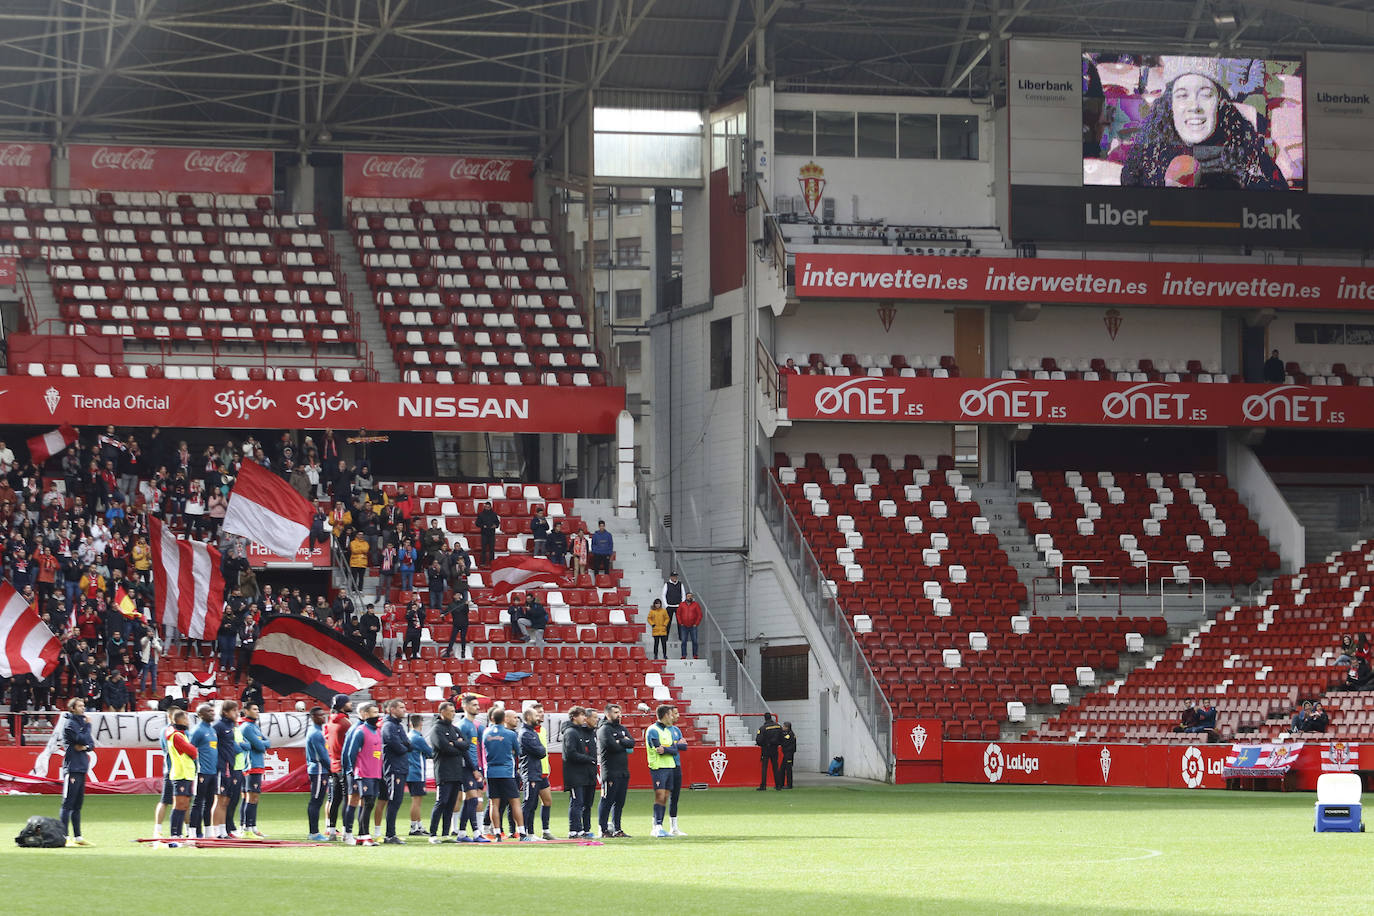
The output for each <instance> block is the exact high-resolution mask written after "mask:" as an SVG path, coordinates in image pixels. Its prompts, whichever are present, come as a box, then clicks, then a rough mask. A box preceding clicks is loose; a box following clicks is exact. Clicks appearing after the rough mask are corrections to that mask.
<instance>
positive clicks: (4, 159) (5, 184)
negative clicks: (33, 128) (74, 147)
mask: <svg viewBox="0 0 1374 916" xmlns="http://www.w3.org/2000/svg"><path fill="white" fill-rule="evenodd" d="M51 178H52V147H50V146H48V145H47V144H46V143H0V188H46V187H47V186H48V184H49V183H50V179H51Z"/></svg>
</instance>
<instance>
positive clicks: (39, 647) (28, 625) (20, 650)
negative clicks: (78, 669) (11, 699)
mask: <svg viewBox="0 0 1374 916" xmlns="http://www.w3.org/2000/svg"><path fill="white" fill-rule="evenodd" d="M61 651H62V647H61V645H60V644H59V643H58V641H57V637H56V636H54V635H53V632H52V630H49V629H48V628H47V626H46V625H45V624H44V623H43V619H42V618H41V617H39V616H38V612H37V611H35V610H34V609H33V608H32V607H31V606H30V605H29V603H28V602H27V601H25V600H24V597H23V596H22V595H20V594H19V593H18V592H16V591H15V590H14V586H12V585H10V584H9V583H8V582H3V581H0V677H18V676H19V675H21V674H32V675H35V676H36V677H38V678H40V679H41V678H45V677H47V676H48V675H50V674H52V673H53V671H55V670H56V669H57V657H58V655H59V654H60V653H61Z"/></svg>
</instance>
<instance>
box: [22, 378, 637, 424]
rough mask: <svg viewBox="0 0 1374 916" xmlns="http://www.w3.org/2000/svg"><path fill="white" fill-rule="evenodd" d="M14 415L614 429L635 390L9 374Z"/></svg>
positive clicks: (90, 420) (92, 420)
mask: <svg viewBox="0 0 1374 916" xmlns="http://www.w3.org/2000/svg"><path fill="white" fill-rule="evenodd" d="M0 386H3V387H0V418H3V419H4V422H6V423H15V424H29V425H43V424H48V425H55V424H58V423H70V424H72V425H73V426H85V425H94V424H99V425H101V426H103V425H105V424H107V423H113V424H115V425H116V426H164V427H188V428H216V427H222V428H231V429H258V428H263V427H281V428H284V429H292V428H296V427H299V426H303V425H304V426H330V427H338V428H349V429H351V428H366V429H378V430H387V429H406V430H431V431H436V432H464V431H474V432H550V433H558V432H562V433H592V434H607V435H609V434H612V433H614V432H615V421H616V417H617V416H618V415H619V413H620V411H621V410H623V409H624V408H625V389H623V388H616V387H603V386H595V387H588V388H571V387H568V388H555V387H548V386H539V385H529V386H502V385H401V384H394V383H385V382H357V383H349V384H344V385H319V384H308V383H305V382H262V383H260V384H258V383H248V384H245V383H242V382H219V381H179V382H177V383H176V384H174V385H169V384H166V383H165V382H160V381H155V380H143V379H66V378H34V377H29V376H6V377H5V378H4V379H3V380H0Z"/></svg>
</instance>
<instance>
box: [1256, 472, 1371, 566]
mask: <svg viewBox="0 0 1374 916" xmlns="http://www.w3.org/2000/svg"><path fill="white" fill-rule="evenodd" d="M1279 492H1280V493H1281V494H1282V495H1283V498H1284V501H1285V502H1287V503H1288V507H1289V508H1290V509H1292V510H1293V514H1294V515H1296V516H1297V517H1298V521H1300V522H1302V526H1303V530H1304V535H1305V541H1304V545H1305V554H1306V555H1305V557H1304V562H1307V563H1317V562H1320V561H1321V560H1324V559H1325V558H1326V557H1328V556H1330V555H1331V554H1332V553H1336V552H1339V551H1342V550H1345V549H1346V548H1347V547H1349V546H1350V545H1351V544H1352V543H1354V542H1355V541H1358V540H1360V539H1361V538H1367V537H1371V536H1374V524H1370V523H1367V522H1364V521H1363V511H1362V504H1363V490H1362V488H1361V487H1331V486H1326V487H1323V486H1303V485H1300V484H1298V483H1297V482H1293V483H1285V484H1284V485H1283V486H1280V487H1279Z"/></svg>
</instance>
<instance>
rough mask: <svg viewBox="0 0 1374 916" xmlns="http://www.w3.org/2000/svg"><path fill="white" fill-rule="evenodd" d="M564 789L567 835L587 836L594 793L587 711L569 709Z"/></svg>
mask: <svg viewBox="0 0 1374 916" xmlns="http://www.w3.org/2000/svg"><path fill="white" fill-rule="evenodd" d="M563 787H564V788H566V789H567V790H568V794H569V796H570V798H569V799H568V836H569V837H570V838H572V839H576V838H578V837H583V836H589V835H590V834H591V829H592V796H593V795H595V794H596V732H594V731H592V729H590V728H588V727H587V710H585V709H583V708H582V707H581V706H574V707H573V708H572V709H570V710H568V726H567V728H566V730H564V732H563Z"/></svg>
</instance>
